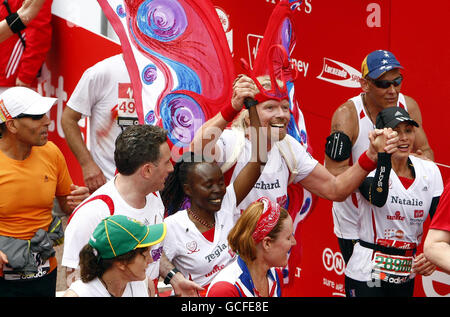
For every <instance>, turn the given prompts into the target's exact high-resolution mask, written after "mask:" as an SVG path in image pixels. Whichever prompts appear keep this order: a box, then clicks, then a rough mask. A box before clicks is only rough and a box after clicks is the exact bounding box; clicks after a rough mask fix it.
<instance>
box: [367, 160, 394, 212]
mask: <svg viewBox="0 0 450 317" xmlns="http://www.w3.org/2000/svg"><path fill="white" fill-rule="evenodd" d="M391 156H392V155H391V154H388V153H378V163H377V169H376V171H375V176H374V177H367V178H366V179H365V180H364V181H363V183H362V184H361V185H360V186H359V191H360V192H361V194H362V195H363V196H364V198H365V199H366V200H367V201H369V202H370V203H371V204H372V205H375V206H377V207H383V206H384V204H386V200H387V196H388V193H389V175H390V173H391V169H392V165H391Z"/></svg>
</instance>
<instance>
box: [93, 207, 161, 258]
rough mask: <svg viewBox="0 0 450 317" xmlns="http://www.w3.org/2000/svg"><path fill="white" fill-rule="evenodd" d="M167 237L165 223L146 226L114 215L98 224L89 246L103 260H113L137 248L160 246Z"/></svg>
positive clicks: (128, 218)
mask: <svg viewBox="0 0 450 317" xmlns="http://www.w3.org/2000/svg"><path fill="white" fill-rule="evenodd" d="M165 236H166V225H165V223H159V224H155V225H150V226H146V225H144V224H142V223H141V222H139V221H137V220H135V219H132V218H130V217H127V216H124V215H113V216H110V217H107V218H105V219H103V220H102V221H101V222H100V223H99V224H98V226H97V227H96V228H95V230H94V232H93V233H92V236H91V238H90V239H89V245H90V246H91V247H93V248H94V249H95V250H97V252H98V253H99V256H100V257H101V258H103V259H112V258H115V257H117V256H119V255H122V254H125V253H128V252H130V251H132V250H135V249H137V248H146V247H150V246H152V245H155V244H158V243H160V242H161V241H162V240H163V239H164V237H165Z"/></svg>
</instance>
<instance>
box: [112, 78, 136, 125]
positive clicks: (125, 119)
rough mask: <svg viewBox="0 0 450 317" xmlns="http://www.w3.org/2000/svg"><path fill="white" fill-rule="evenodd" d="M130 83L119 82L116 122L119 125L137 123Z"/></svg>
mask: <svg viewBox="0 0 450 317" xmlns="http://www.w3.org/2000/svg"><path fill="white" fill-rule="evenodd" d="M135 105H136V103H135V101H134V97H133V89H132V88H131V83H119V98H118V100H117V111H118V115H117V123H118V125H119V126H121V127H126V126H130V125H137V124H139V120H138V116H137V111H136V106H135Z"/></svg>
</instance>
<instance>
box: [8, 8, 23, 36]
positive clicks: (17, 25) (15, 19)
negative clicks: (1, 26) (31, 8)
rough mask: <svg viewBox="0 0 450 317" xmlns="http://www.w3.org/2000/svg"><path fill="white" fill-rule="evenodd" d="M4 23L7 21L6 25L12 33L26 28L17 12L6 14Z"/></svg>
mask: <svg viewBox="0 0 450 317" xmlns="http://www.w3.org/2000/svg"><path fill="white" fill-rule="evenodd" d="M6 23H8V26H9V28H10V29H11V31H12V32H13V33H19V32H20V31H22V30H23V29H25V28H26V25H25V24H23V22H22V20H21V19H20V17H19V15H18V14H17V12H14V13H11V14H10V15H8V16H7V17H6Z"/></svg>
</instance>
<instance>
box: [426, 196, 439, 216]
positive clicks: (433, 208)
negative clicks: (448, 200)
mask: <svg viewBox="0 0 450 317" xmlns="http://www.w3.org/2000/svg"><path fill="white" fill-rule="evenodd" d="M440 198H441V196H438V197H433V199H432V200H431V205H430V211H429V214H430V219H433V216H434V213H435V212H436V208H437V206H438V204H439V199H440Z"/></svg>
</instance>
